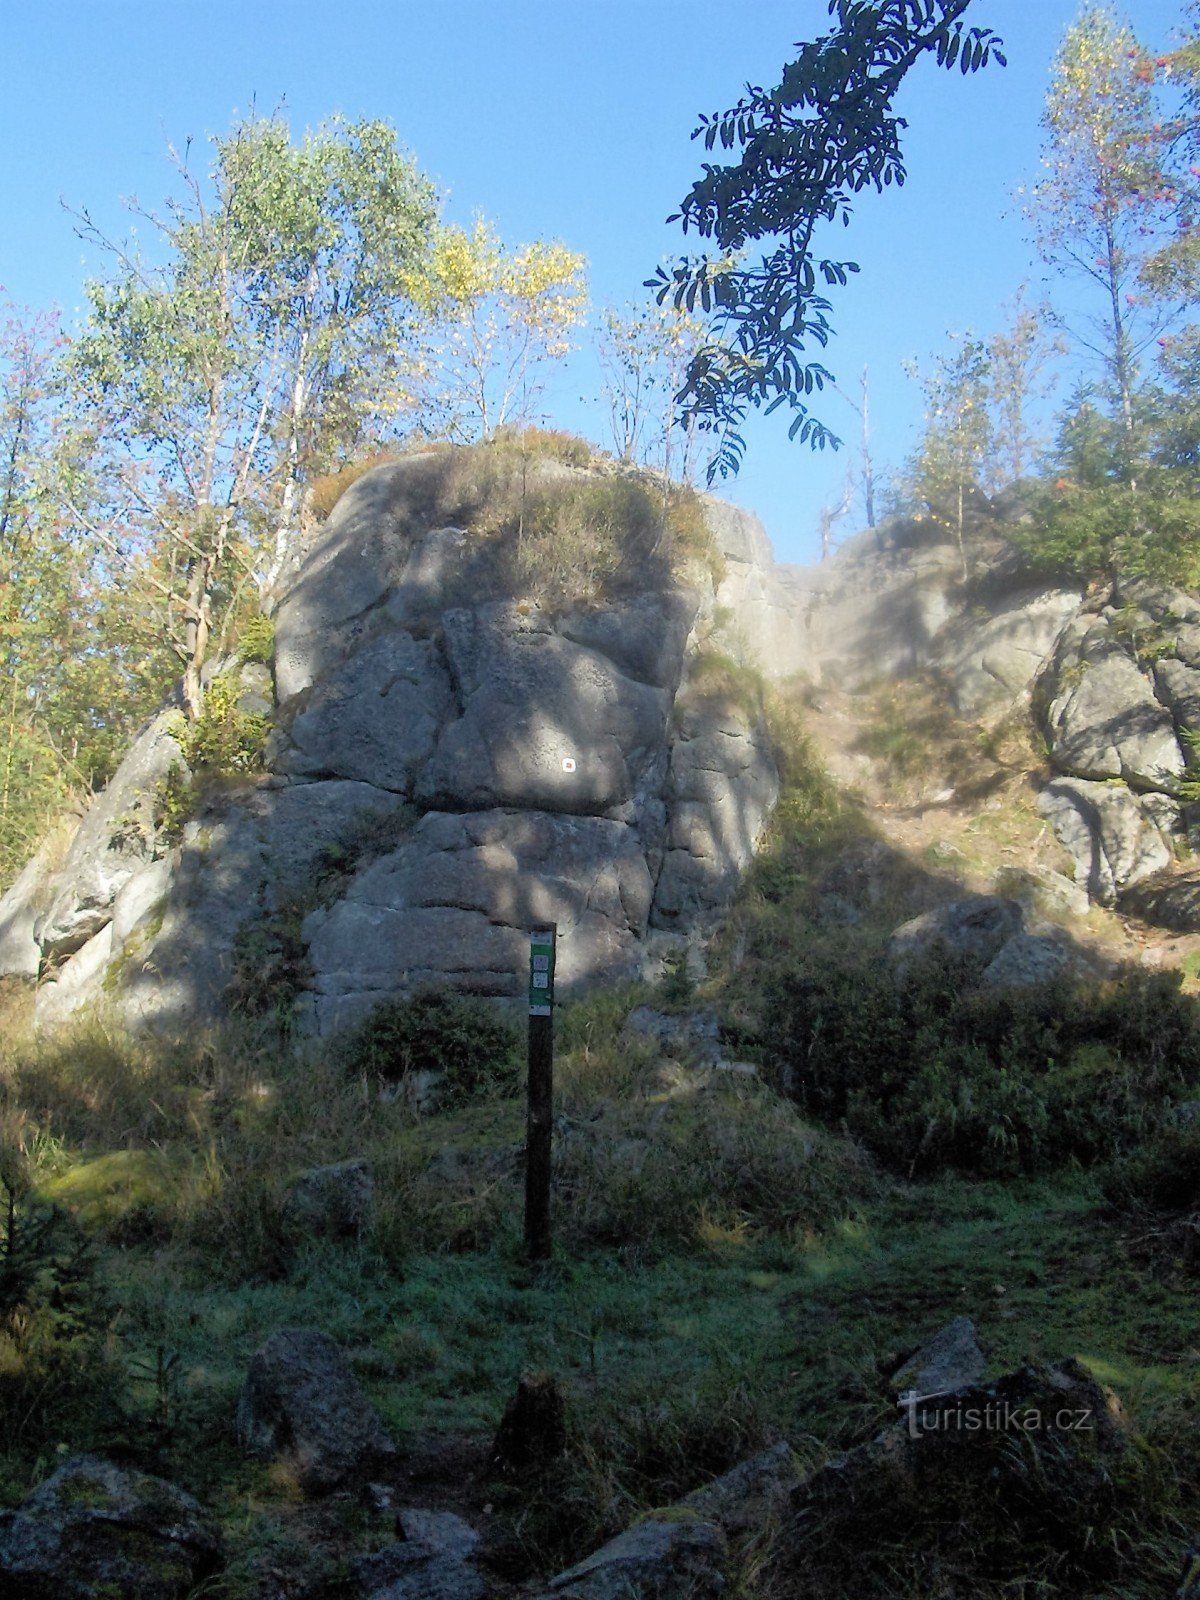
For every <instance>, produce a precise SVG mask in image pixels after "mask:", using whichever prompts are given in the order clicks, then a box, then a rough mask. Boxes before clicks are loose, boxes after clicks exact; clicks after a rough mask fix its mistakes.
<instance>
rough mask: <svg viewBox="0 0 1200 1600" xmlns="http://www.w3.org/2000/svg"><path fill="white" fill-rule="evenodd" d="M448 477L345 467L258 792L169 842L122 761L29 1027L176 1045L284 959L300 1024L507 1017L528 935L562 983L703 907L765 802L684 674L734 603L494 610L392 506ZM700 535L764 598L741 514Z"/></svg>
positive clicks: (489, 597) (727, 887) (483, 590)
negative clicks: (464, 998) (98, 1004)
mask: <svg viewBox="0 0 1200 1600" xmlns="http://www.w3.org/2000/svg"><path fill="white" fill-rule="evenodd" d="M446 459H447V458H445V457H434V458H429V457H410V458H406V459H405V460H402V461H399V462H394V463H390V464H388V465H386V466H383V467H380V468H377V469H376V470H375V471H373V472H371V473H368V474H367V475H366V476H364V477H363V478H362V479H360V480H359V481H358V483H356V484H355V485H354V486H353V487H352V488H351V489H350V490H349V491H348V492H347V493H346V495H345V496H344V497H343V498H342V500H341V501H340V502H339V503H338V505H337V507H336V508H335V510H334V512H333V514H332V515H331V516H330V517H329V519H328V520H327V522H325V523H324V524H323V525H322V526H321V528H320V529H319V530H318V532H317V535H316V536H315V538H314V539H313V540H312V541H311V542H310V544H309V546H308V548H307V549H306V550H305V551H303V552H302V553H301V554H300V556H299V558H298V559H297V561H296V562H295V563H294V565H293V567H292V569H291V572H290V574H289V576H288V579H287V582H286V589H285V592H284V593H283V595H282V598H281V600H280V603H279V607H278V611H277V616H276V647H275V659H274V663H273V676H274V695H275V726H274V729H273V731H272V733H271V736H270V740H269V742H268V746H267V775H266V777H265V778H264V779H261V780H259V781H258V782H256V783H253V784H249V783H248V784H247V785H246V786H245V787H244V788H243V789H242V790H240V791H235V792H226V793H225V794H223V795H220V796H218V797H216V798H214V799H213V800H212V801H211V802H210V803H209V804H208V805H207V808H206V809H205V810H203V811H202V812H201V813H200V814H198V815H197V816H195V817H194V818H193V819H192V820H191V821H190V822H189V823H188V824H187V826H186V828H185V830H184V835H183V839H182V842H181V843H179V844H176V845H175V846H174V847H172V848H167V847H166V846H165V845H163V844H162V843H161V841H159V840H157V839H155V838H154V836H153V830H152V829H151V830H150V833H149V839H148V842H147V839H146V838H144V837H143V834H144V832H145V830H143V831H142V832H141V833H138V834H137V837H134V834H133V833H132V832H130V830H129V828H128V826H127V825H126V824H127V816H126V814H127V813H129V812H130V810H131V807H134V808H136V805H138V804H141V805H142V806H143V807H145V806H146V805H152V801H153V789H154V785H155V784H156V783H157V782H158V781H159V780H160V779H161V778H162V776H164V775H165V773H166V772H167V770H168V769H169V767H170V765H171V764H172V762H173V761H177V760H178V759H179V755H178V748H177V747H176V746H174V745H173V742H171V743H168V742H167V741H166V740H165V736H164V735H163V733H162V730H161V729H159V730H158V731H155V730H154V729H152V730H151V731H150V732H149V733H148V734H147V735H144V736H143V738H142V739H140V740H139V741H138V742H137V743H136V744H135V746H134V747H133V749H132V750H131V751H130V754H129V756H128V757H127V758H126V762H125V763H124V764H123V765H122V767H121V769H120V770H119V772H118V774H117V776H116V778H115V779H114V781H113V783H112V784H111V785H110V788H109V791H107V792H106V794H105V796H103V797H102V799H101V801H100V802H99V803H98V805H97V806H96V807H94V808H93V811H92V813H90V814H89V816H88V818H87V819H86V821H85V823H84V825H83V827H82V828H81V830H80V839H81V840H85V842H84V843H82V844H81V843H80V840H77V841H76V845H75V847H73V850H72V855H71V859H70V860H69V862H68V868H69V871H68V872H67V873H65V874H60V876H59V878H58V879H57V880H56V882H55V884H54V885H53V886H52V889H53V899H52V904H51V906H50V910H49V912H48V913H47V914H45V915H44V916H43V918H42V925H41V926H42V930H43V932H42V942H41V945H40V950H41V955H42V959H43V961H44V960H45V958H46V957H47V956H48V955H53V956H54V957H55V958H56V960H57V961H58V962H59V963H60V965H59V966H58V968H57V969H56V970H55V971H54V972H50V971H48V970H44V971H43V985H42V989H41V991H40V998H39V1014H40V1016H41V1017H42V1019H43V1020H44V1021H53V1020H57V1019H58V1018H59V1017H61V1016H65V1015H66V1014H68V1013H69V1012H70V1011H72V1010H74V1009H75V1008H76V1007H77V1006H79V1005H81V1004H84V1003H86V1002H87V1001H89V1000H91V999H94V998H96V997H97V995H99V994H101V993H103V994H106V995H109V996H111V997H113V998H114V999H115V1000H116V1002H117V1003H118V1005H119V1006H120V1007H121V1009H122V1010H123V1012H124V1014H125V1016H126V1018H127V1019H128V1020H130V1021H132V1022H135V1023H137V1024H139V1025H145V1026H151V1027H154V1028H156V1029H159V1030H160V1031H175V1030H183V1029H186V1028H187V1027H189V1026H191V1025H192V1024H193V1023H194V1022H195V1021H196V1020H198V1019H207V1018H214V1017H218V1016H219V1015H220V1014H221V1013H222V1011H223V1009H224V1008H225V1007H226V1006H227V1005H228V1004H229V1003H230V997H231V993H232V992H233V990H234V989H235V988H236V987H237V985H239V984H240V985H241V990H240V991H239V994H240V1002H239V1003H245V1001H246V995H245V992H244V991H245V985H246V981H247V979H246V970H245V968H246V955H247V951H249V952H250V953H251V954H252V955H253V956H254V957H255V960H257V961H259V965H260V967H261V970H263V971H264V972H265V973H266V974H267V976H266V977H265V978H264V980H263V981H264V982H268V983H269V981H270V976H269V974H270V971H271V970H272V969H271V966H270V962H269V960H268V961H266V962H263V961H262V959H261V958H262V950H263V948H264V947H265V948H266V950H267V952H268V955H269V954H270V952H271V951H272V950H273V949H275V947H276V946H278V945H280V944H281V943H283V944H286V947H287V953H288V961H289V962H290V970H291V972H292V974H293V976H295V975H296V974H297V973H299V974H300V982H301V986H302V992H301V995H300V998H299V1001H298V1002H297V1011H298V1014H299V1017H300V1020H301V1024H302V1026H305V1027H307V1028H308V1029H310V1030H311V1031H314V1032H316V1033H318V1034H320V1035H327V1034H330V1033H332V1032H334V1031H336V1030H337V1029H340V1028H343V1027H345V1026H347V1025H350V1024H353V1023H355V1022H357V1021H359V1020H360V1019H361V1018H362V1017H363V1016H364V1015H365V1014H366V1013H367V1012H369V1011H370V1010H371V1009H372V1008H373V1007H374V1006H375V1005H377V1004H378V1003H379V1002H380V1001H382V1000H385V999H388V998H390V997H393V996H396V995H403V994H407V993H411V992H412V991H413V990H415V989H417V988H419V987H421V986H422V985H425V984H431V983H435V984H439V985H448V986H450V987H452V988H455V989H458V990H462V991H466V992H471V993H476V994H480V995H484V996H491V997H497V998H503V997H514V996H516V995H517V994H519V993H520V992H522V991H523V987H524V982H525V978H524V971H525V966H526V963H527V958H528V931H529V929H530V927H531V926H534V925H536V924H538V923H542V922H545V921H547V920H552V921H554V922H556V923H557V924H558V929H559V957H558V968H557V971H558V980H559V984H560V988H561V989H565V990H567V991H570V990H571V989H572V988H575V987H578V986H581V985H585V984H588V983H593V982H598V981H611V980H615V979H625V978H629V977H633V976H636V975H637V974H638V973H639V972H640V971H642V970H643V968H644V965H645V964H646V962H647V960H648V957H647V948H648V939H649V936H650V934H651V931H652V930H654V929H668V930H671V931H678V932H681V933H688V932H691V931H692V930H694V929H696V928H703V927H704V926H706V925H707V924H709V923H711V922H712V921H713V920H714V919H716V918H717V917H719V915H720V914H721V912H722V911H723V909H724V908H725V907H726V906H727V904H728V902H729V899H730V897H731V896H732V894H733V892H734V890H735V888H736V886H737V882H738V880H739V877H740V875H741V873H742V872H743V871H744V869H745V868H746V866H747V865H748V864H749V862H750V860H751V858H752V856H753V852H754V848H755V845H756V843H757V840H758V837H759V834H760V832H761V830H762V827H763V825H764V823H765V821H766V819H767V817H768V816H769V814H770V812H771V809H772V807H773V806H774V804H775V800H776V797H777V793H778V778H777V774H776V770H775V764H774V759H773V755H772V751H771V748H770V745H769V741H768V739H767V736H766V732H765V729H764V727H763V726H762V724H761V718H760V716H759V715H758V713H757V712H756V711H754V710H753V709H747V708H745V707H742V706H739V705H738V704H732V703H730V702H729V698H728V696H726V697H725V698H722V697H721V696H720V695H719V694H717V693H715V692H713V691H705V692H701V691H700V690H693V688H692V687H691V686H690V685H689V681H688V679H689V671H690V667H691V664H692V662H693V661H694V660H695V658H696V653H697V650H698V649H699V648H700V646H699V645H698V643H697V639H698V633H697V631H696V625H697V619H698V618H701V619H703V618H709V619H711V618H712V616H713V615H714V614H715V612H716V610H717V608H718V603H719V604H720V605H722V606H724V605H725V604H726V601H727V600H728V599H729V596H728V595H726V594H724V593H723V591H721V590H717V591H715V592H714V590H713V587H712V580H711V577H709V576H708V574H707V573H706V572H699V571H698V572H696V573H694V574H692V575H690V576H689V577H688V579H687V581H676V580H675V579H668V578H665V577H664V576H663V574H662V573H661V572H659V573H658V575H657V577H655V576H654V575H653V574H652V573H650V572H649V571H648V572H647V573H646V574H645V577H644V581H643V585H642V586H641V587H639V586H638V583H637V582H636V581H634V580H632V579H631V580H630V581H629V582H628V583H626V584H625V586H624V587H623V588H621V589H620V590H619V591H618V592H617V593H616V594H614V596H613V597H612V598H611V599H609V600H607V601H605V602H604V603H602V604H597V605H594V606H591V607H587V608H584V607H580V606H578V605H576V606H575V607H573V608H569V609H564V610H562V611H555V610H552V609H551V608H549V607H547V606H546V605H544V604H543V603H541V602H540V601H539V599H538V597H537V595H536V593H527V594H522V593H519V592H514V590H513V587H512V584H511V581H508V582H507V583H506V582H505V581H501V580H500V579H499V578H498V572H499V568H498V567H497V565H496V562H495V557H494V555H492V556H489V555H488V546H487V541H486V540H484V539H481V538H480V537H478V536H472V535H470V534H468V533H466V532H464V531H463V530H462V529H460V528H457V527H453V526H439V525H436V523H435V524H434V525H430V521H429V517H430V516H431V515H433V513H427V512H416V511H414V509H413V508H414V506H419V505H428V504H432V503H433V502H434V501H436V495H434V496H433V497H432V500H431V498H430V495H429V489H430V485H431V482H432V483H433V484H434V487H436V482H435V481H434V480H435V479H436V473H437V472H438V471H441V470H443V469H442V467H441V466H439V465H438V463H439V462H444V461H445V460H446ZM565 472H567V469H565V468H555V469H554V471H553V473H552V476H561V475H562V474H563V473H565ZM568 476H569V473H568ZM418 480H419V481H418ZM414 485H415V487H414ZM418 491H420V492H418ZM422 496H424V498H422ZM711 515H712V518H713V523H714V529H715V532H716V534H717V536H718V539H719V542H720V543H721V544H722V546H723V547H724V548H725V550H726V551H727V554H728V557H729V560H730V562H731V563H732V565H733V567H734V569H735V574H736V580H735V581H736V584H737V585H741V586H742V587H743V588H745V587H746V586H747V585H748V584H749V585H751V587H753V585H754V584H757V585H758V588H759V589H761V590H762V591H763V592H764V593H766V592H767V590H769V589H770V587H771V585H772V584H773V583H774V581H775V579H774V577H773V567H772V565H771V558H770V547H769V544H768V543H767V542H766V538H765V535H764V534H763V532H762V529H761V527H760V526H759V525H758V523H757V521H756V519H754V518H753V517H751V516H749V515H748V514H747V513H744V512H740V511H738V510H737V509H736V508H734V507H719V506H714V508H713V509H712V511H711ZM489 562H490V564H489ZM731 581H733V580H731ZM705 585H707V588H706V587H705ZM139 796H140V797H142V798H141V799H139ZM146 797H149V798H146ZM122 827H124V828H125V832H124V833H122V831H121V830H122ZM126 835H128V837H127V836H126ZM272 941H274V943H272ZM25 962H26V968H27V969H28V967H29V964H30V958H29V951H28V950H26V951H25ZM252 970H257V969H253V968H252ZM250 1000H251V1002H252V1003H254V1004H258V1003H260V1002H261V1004H262V1007H263V1008H264V1009H266V1008H267V1007H268V1006H269V1005H270V1003H271V996H270V994H269V993H264V994H262V995H261V996H257V997H256V996H251V997H250Z"/></svg>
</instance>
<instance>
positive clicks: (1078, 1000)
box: [764, 945, 1200, 1174]
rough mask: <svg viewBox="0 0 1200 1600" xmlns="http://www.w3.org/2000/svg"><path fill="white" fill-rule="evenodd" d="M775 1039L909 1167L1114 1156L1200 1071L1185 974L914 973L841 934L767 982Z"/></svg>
mask: <svg viewBox="0 0 1200 1600" xmlns="http://www.w3.org/2000/svg"><path fill="white" fill-rule="evenodd" d="M764 1001H765V1019H764V1020H765V1026H764V1037H765V1040H766V1041H767V1047H768V1050H769V1053H770V1055H771V1057H772V1059H773V1061H774V1063H775V1065H776V1067H777V1068H778V1070H779V1071H780V1072H781V1073H782V1074H784V1075H785V1076H786V1077H787V1078H788V1079H789V1081H790V1083H791V1085H792V1088H793V1092H794V1093H795V1094H796V1096H797V1097H798V1099H799V1100H800V1102H801V1104H802V1105H803V1106H804V1107H805V1108H806V1109H807V1110H808V1111H809V1112H811V1113H812V1114H814V1115H816V1116H819V1117H821V1118H823V1119H826V1120H830V1121H834V1122H840V1121H842V1120H843V1119H844V1120H845V1122H846V1123H847V1125H848V1126H849V1127H850V1129H851V1131H852V1132H854V1133H856V1134H857V1135H859V1136H860V1137H861V1138H862V1139H863V1140H864V1142H865V1143H866V1144H867V1145H868V1146H869V1148H871V1149H872V1150H873V1151H875V1152H876V1153H877V1154H878V1155H879V1156H880V1157H881V1158H882V1159H884V1160H885V1161H887V1162H889V1163H890V1164H891V1165H892V1166H894V1167H897V1168H899V1169H900V1170H902V1171H904V1172H908V1173H914V1172H929V1171H934V1170H937V1169H941V1168H960V1169H963V1170H970V1171H982V1172H986V1173H994V1174H1006V1173H1017V1172H1029V1171H1035V1170H1038V1169H1042V1168H1046V1167H1048V1166H1051V1165H1054V1164H1056V1163H1059V1162H1062V1161H1065V1160H1068V1159H1072V1158H1074V1159H1078V1160H1081V1161H1097V1160H1106V1159H1108V1158H1109V1157H1111V1155H1112V1154H1113V1152H1114V1151H1119V1150H1121V1149H1123V1148H1126V1149H1127V1148H1130V1147H1131V1146H1132V1145H1134V1144H1135V1143H1136V1142H1137V1141H1138V1140H1139V1139H1140V1138H1141V1137H1142V1136H1143V1135H1144V1133H1145V1132H1146V1131H1147V1130H1149V1129H1151V1128H1153V1127H1154V1126H1156V1125H1157V1124H1158V1122H1159V1121H1160V1120H1161V1117H1162V1106H1163V1104H1164V1103H1165V1102H1166V1101H1167V1100H1169V1099H1170V1098H1173V1097H1175V1096H1177V1095H1179V1094H1181V1093H1186V1092H1187V1091H1188V1090H1189V1088H1190V1087H1191V1086H1192V1085H1193V1084H1195V1083H1196V1082H1197V1081H1198V1080H1200V1030H1198V1028H1197V1018H1196V1008H1195V1003H1194V1002H1193V1001H1192V1000H1191V999H1189V998H1187V997H1185V996H1183V995H1182V994H1181V993H1180V990H1179V979H1178V975H1176V974H1170V973H1153V974H1151V973H1146V972H1142V971H1140V970H1135V971H1131V972H1129V973H1128V974H1127V975H1126V976H1125V977H1124V978H1122V979H1121V980H1120V981H1115V982H1107V983H1104V984H1099V985H1089V984H1087V983H1084V982H1081V981H1080V982H1076V983H1074V984H1068V985H1064V984H1062V983H1059V984H1056V985H1047V986H1045V987H1031V988H1022V989H1019V990H985V989H978V988H975V987H972V985H971V983H970V981H969V978H968V975H967V974H966V973H965V972H964V971H963V970H961V969H959V968H957V967H955V966H954V965H953V964H946V963H940V964H939V963H930V964H928V965H927V966H926V967H925V968H924V969H923V970H922V971H921V972H920V973H919V974H914V975H913V977H912V981H910V982H908V983H907V984H906V985H905V986H903V987H899V986H897V985H896V984H895V982H894V981H893V979H892V977H891V975H890V973H889V972H888V971H887V970H886V966H885V964H884V963H883V961H882V960H881V959H880V956H879V954H878V953H875V954H872V953H870V952H868V951H864V950H861V949H859V950H856V951H847V950H843V951H841V952H840V953H839V951H838V950H837V948H836V947H834V946H832V945H826V947H825V948H824V950H823V952H822V953H821V958H820V959H819V960H815V961H812V962H809V963H806V964H805V965H804V966H803V968H802V969H800V970H796V969H791V968H787V967H783V966H780V967H777V968H776V969H775V970H773V971H772V972H771V973H770V974H769V976H768V978H767V979H766V981H765V992H764Z"/></svg>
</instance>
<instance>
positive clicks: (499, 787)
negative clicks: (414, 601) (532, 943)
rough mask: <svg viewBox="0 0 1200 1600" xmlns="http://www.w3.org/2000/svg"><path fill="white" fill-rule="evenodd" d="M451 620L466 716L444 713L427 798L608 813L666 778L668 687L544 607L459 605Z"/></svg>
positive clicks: (443, 806) (447, 640)
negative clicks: (646, 679) (563, 626)
mask: <svg viewBox="0 0 1200 1600" xmlns="http://www.w3.org/2000/svg"><path fill="white" fill-rule="evenodd" d="M442 626H443V630H444V632H443V646H444V649H445V652H446V658H447V660H448V662H449V665H450V671H451V674H452V677H453V681H454V686H455V690H456V692H457V697H458V701H459V704H460V706H461V714H460V715H458V716H456V717H454V718H453V719H450V718H446V719H444V722H443V726H442V729H441V732H440V734H439V736H438V740H437V749H436V752H435V753H434V755H433V759H432V760H431V761H430V762H429V763H428V764H427V766H426V767H425V768H424V770H423V772H422V774H421V777H420V780H419V782H418V785H417V798H418V799H419V800H420V801H421V802H422V803H423V804H425V805H428V806H430V807H431V808H434V809H440V810H447V809H450V808H454V809H471V810H487V809H489V808H490V807H492V806H522V807H528V808H529V809H531V810H538V811H568V812H572V813H574V814H576V815H582V816H601V815H604V814H606V813H608V812H611V811H612V810H614V809H615V808H617V807H619V806H622V805H624V804H625V803H626V802H627V801H628V800H630V799H631V798H632V797H633V795H634V793H635V791H636V790H637V789H638V788H639V787H641V786H642V784H643V782H644V780H645V779H647V778H650V779H651V780H652V779H653V776H655V775H656V774H655V771H654V769H655V767H656V765H657V767H658V768H659V771H658V773H657V776H658V778H659V782H660V783H661V767H662V764H663V757H664V756H665V752H666V725H667V714H668V712H669V710H670V696H669V694H668V693H667V692H666V691H664V690H661V689H656V688H653V687H651V686H650V685H649V684H645V683H639V682H638V681H637V680H636V679H633V678H630V677H627V676H626V675H625V674H624V673H623V672H621V671H620V669H619V668H618V667H617V666H616V664H615V662H613V661H612V660H610V659H609V658H608V657H607V656H605V655H602V654H600V653H599V652H598V651H596V650H593V649H591V648H589V647H587V646H585V645H581V644H578V643H576V642H574V641H573V640H570V639H564V638H562V637H561V636H560V635H559V634H557V633H556V632H555V631H554V630H553V628H552V625H551V623H550V621H549V619H548V618H545V617H543V616H541V615H540V614H539V613H538V611H537V610H535V609H530V610H528V611H522V609H521V608H520V607H519V606H518V605H513V604H510V603H505V602H497V603H496V604H493V605H486V606H479V607H475V608H473V609H470V610H468V609H465V608H457V609H455V610H453V611H448V612H446V613H445V614H444V616H443V618H442Z"/></svg>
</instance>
